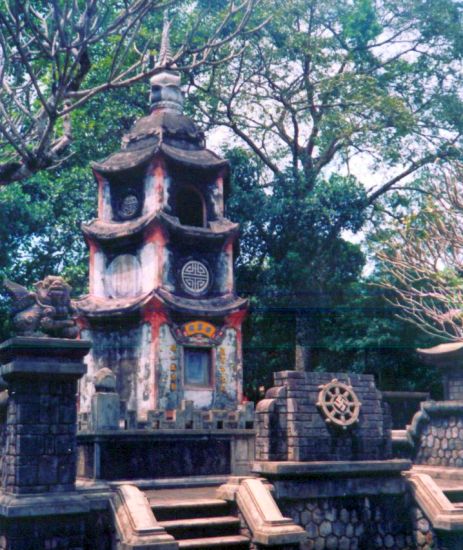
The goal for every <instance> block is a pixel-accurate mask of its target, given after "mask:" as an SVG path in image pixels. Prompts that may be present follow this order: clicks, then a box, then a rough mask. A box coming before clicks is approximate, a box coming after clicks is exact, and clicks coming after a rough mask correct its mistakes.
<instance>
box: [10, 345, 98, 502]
mask: <svg viewBox="0 0 463 550" xmlns="http://www.w3.org/2000/svg"><path fill="white" fill-rule="evenodd" d="M89 349H90V343H89V342H85V341H80V340H69V339H61V338H28V337H17V338H13V339H11V340H8V341H7V342H5V343H4V344H2V345H1V346H0V362H1V363H2V366H1V369H0V373H1V375H2V377H3V378H4V379H5V381H6V382H8V385H9V400H8V406H7V420H6V442H5V449H4V460H3V472H2V487H3V491H4V492H5V493H12V494H23V493H29V494H30V493H44V492H63V491H72V490H73V489H74V484H75V479H76V429H77V428H76V415H77V409H76V403H77V402H76V392H77V380H78V379H79V378H80V377H81V376H82V375H83V374H84V373H85V370H86V366H85V365H84V363H83V361H82V360H83V357H84V356H85V355H86V354H87V353H88V351H89Z"/></svg>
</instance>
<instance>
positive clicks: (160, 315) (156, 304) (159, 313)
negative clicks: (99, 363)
mask: <svg viewBox="0 0 463 550" xmlns="http://www.w3.org/2000/svg"><path fill="white" fill-rule="evenodd" d="M142 320H143V322H144V323H149V325H150V326H151V350H150V356H151V357H152V358H153V364H152V365H150V367H151V368H152V369H154V388H153V399H154V408H157V407H158V388H159V374H160V373H159V372H158V370H157V364H158V358H159V332H160V328H161V325H163V324H169V321H170V319H169V316H168V313H167V311H166V309H165V307H164V305H163V304H162V303H161V302H160V301H159V300H158V299H157V298H153V299H152V300H150V301H149V302H148V303H147V304H146V305H145V307H144V308H143V311H142Z"/></svg>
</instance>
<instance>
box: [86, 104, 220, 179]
mask: <svg viewBox="0 0 463 550" xmlns="http://www.w3.org/2000/svg"><path fill="white" fill-rule="evenodd" d="M157 153H160V154H162V155H164V156H165V157H167V159H169V160H171V161H173V162H175V163H178V164H181V165H184V166H189V167H192V168H199V169H204V170H211V169H220V168H222V167H225V166H228V161H227V160H225V159H222V158H220V157H219V156H218V155H216V154H215V153H213V152H212V151H210V150H209V149H206V146H205V142H204V134H203V132H202V131H201V130H199V128H198V127H197V126H196V124H195V123H194V122H193V121H192V120H191V119H190V118H188V117H186V116H185V115H183V114H181V113H178V112H174V111H169V110H166V111H153V112H152V113H151V114H150V115H148V116H146V117H143V118H141V119H140V120H138V121H137V122H136V123H135V125H134V127H133V128H132V130H131V131H130V132H129V133H128V134H125V136H124V137H123V139H122V149H121V150H120V151H118V152H117V153H114V154H112V155H110V156H109V157H107V158H106V159H105V160H103V161H101V162H94V163H92V167H93V169H94V170H96V171H97V172H100V173H102V174H106V175H111V174H116V173H118V172H125V171H130V170H134V169H136V168H139V167H141V166H143V165H144V164H147V163H148V162H149V161H151V160H152V159H153V157H154V156H155V155H156V154H157Z"/></svg>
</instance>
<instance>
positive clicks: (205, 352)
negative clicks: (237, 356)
mask: <svg viewBox="0 0 463 550" xmlns="http://www.w3.org/2000/svg"><path fill="white" fill-rule="evenodd" d="M183 357H184V363H185V384H186V385H187V386H203V387H204V386H210V385H211V379H212V376H211V350H210V348H184V354H183Z"/></svg>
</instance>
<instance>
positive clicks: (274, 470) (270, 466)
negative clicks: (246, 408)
mask: <svg viewBox="0 0 463 550" xmlns="http://www.w3.org/2000/svg"><path fill="white" fill-rule="evenodd" d="M411 467H412V463H411V462H410V460H404V459H392V460H361V461H323V462H322V461H320V462H315V461H314V462H289V461H288V462H254V463H253V465H252V471H253V472H254V473H256V474H261V475H263V476H266V477H279V478H281V477H285V478H293V477H299V478H301V477H330V476H338V477H353V476H368V475H398V474H400V473H401V472H403V471H405V470H409V469H410V468H411Z"/></svg>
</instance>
